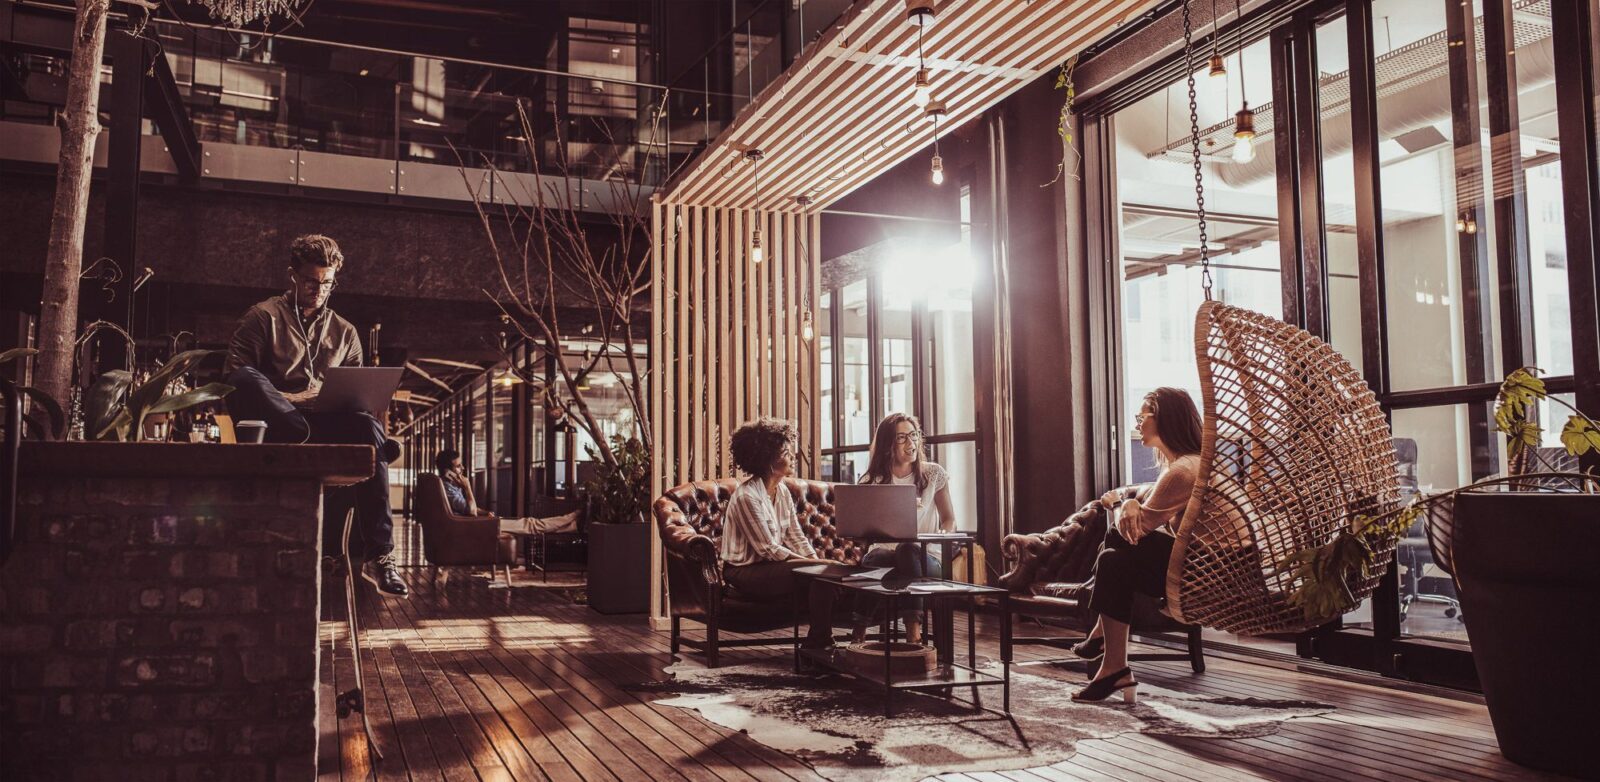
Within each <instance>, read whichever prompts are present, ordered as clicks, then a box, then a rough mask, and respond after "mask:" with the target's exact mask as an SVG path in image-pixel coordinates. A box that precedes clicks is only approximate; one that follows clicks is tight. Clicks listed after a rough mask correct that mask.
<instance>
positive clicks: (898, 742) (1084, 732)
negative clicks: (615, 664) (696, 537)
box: [633, 656, 1333, 782]
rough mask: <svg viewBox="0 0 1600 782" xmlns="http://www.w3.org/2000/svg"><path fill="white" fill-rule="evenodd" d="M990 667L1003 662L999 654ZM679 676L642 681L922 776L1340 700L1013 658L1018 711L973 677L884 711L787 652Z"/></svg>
mask: <svg viewBox="0 0 1600 782" xmlns="http://www.w3.org/2000/svg"><path fill="white" fill-rule="evenodd" d="M987 670H990V671H992V672H998V671H999V667H998V665H997V664H994V663H990V664H989V666H988V668H987ZM665 673H667V674H668V675H670V676H671V677H672V678H671V680H670V681H662V682H653V683H649V684H644V685H639V686H637V687H635V688H633V689H635V690H636V691H641V692H647V693H658V694H661V695H663V696H665V697H662V698H660V699H658V700H657V701H656V702H657V703H660V704H662V705H666V706H675V707H678V708H683V709H693V710H695V711H698V712H699V713H700V714H701V715H702V716H704V717H705V718H706V719H708V720H710V721H711V722H714V723H716V724H718V725H722V726H724V727H728V728H732V729H735V730H739V731H742V732H745V733H748V734H749V735H750V737H751V738H753V739H755V740H756V741H759V742H761V743H762V744H765V745H766V746H769V747H772V748H773V749H776V750H778V751H780V752H784V753H787V754H789V755H791V756H793V757H795V758H798V759H799V760H801V761H803V762H805V763H806V764H808V765H810V766H811V767H812V768H814V769H815V770H816V771H817V773H818V774H820V775H822V776H824V777H826V778H828V779H831V780H841V781H842V780H906V781H907V782H910V781H911V780H921V779H925V778H927V777H931V776H936V775H939V774H948V773H959V772H974V771H1011V770H1019V769H1025V768H1035V767H1038V766H1048V765H1052V764H1055V763H1059V762H1061V761H1063V760H1066V759H1068V758H1070V757H1072V755H1073V754H1074V752H1075V751H1076V744H1077V742H1079V741H1082V740H1084V739H1105V738H1111V737H1114V736H1117V735H1119V734H1123V733H1131V732H1140V733H1152V734H1158V735H1164V736H1191V737H1207V738H1249V737H1254V736H1263V735H1269V734H1272V733H1274V732H1276V731H1277V730H1278V723H1280V722H1283V721H1284V720H1288V719H1293V718H1295V717H1311V716H1316V715H1318V714H1325V713H1327V712H1329V711H1332V710H1333V707H1332V706H1330V705H1327V704H1322V703H1313V702H1310V701H1296V700H1261V699H1254V698H1219V697H1203V696H1196V695H1188V694H1185V693H1181V692H1175V691H1173V690H1168V689H1163V688H1161V687H1156V686H1153V685H1150V684H1146V683H1141V684H1140V685H1139V691H1138V702H1137V703H1136V704H1132V705H1128V704H1123V703H1122V701H1121V700H1120V699H1116V700H1114V701H1107V702H1106V703H1105V704H1086V703H1074V702H1073V701H1072V692H1073V691H1074V690H1076V689H1077V688H1078V687H1081V686H1082V681H1081V680H1079V679H1073V680H1066V679H1061V678H1047V677H1043V676H1037V675H1034V674H1030V673H1028V672H1026V668H1025V667H1024V668H1018V667H1015V666H1014V667H1013V668H1012V669H1011V716H1010V718H1009V719H1007V718H1006V717H1005V716H1004V715H1001V714H997V713H995V712H993V711H982V712H979V711H975V710H974V709H973V707H972V705H971V703H970V701H965V700H961V699H962V698H966V697H968V693H970V692H971V689H970V688H959V689H957V690H956V699H955V700H950V701H946V700H944V699H942V698H938V697H935V696H932V695H922V694H919V693H911V692H906V691H903V690H902V691H898V692H896V693H895V698H894V706H895V713H894V716H893V717H891V718H888V719H885V718H884V716H883V700H882V698H883V695H882V691H881V690H879V689H877V688H876V687H875V686H871V685H869V684H866V683H864V682H860V681H857V680H855V679H852V678H849V677H845V676H840V675H813V674H796V673H794V668H793V667H792V662H791V659H790V658H789V657H787V656H781V657H774V658H772V659H771V660H767V661H762V662H758V663H751V664H745V665H737V666H729V667H724V668H718V669H715V670H708V669H706V668H705V667H704V666H702V665H700V664H698V663H694V662H679V663H677V664H675V665H672V666H671V667H669V668H667V669H665ZM980 697H981V698H982V702H983V704H984V705H985V706H988V707H990V708H993V709H998V708H1000V705H1001V692H1000V689H999V688H998V687H986V688H983V692H982V694H981V696H980Z"/></svg>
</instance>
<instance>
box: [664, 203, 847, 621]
mask: <svg viewBox="0 0 1600 782" xmlns="http://www.w3.org/2000/svg"><path fill="white" fill-rule="evenodd" d="M652 220H653V225H654V226H655V239H654V244H653V246H652V255H651V258H652V261H651V274H652V285H651V295H650V301H651V305H652V310H651V330H650V350H651V357H650V358H651V360H650V365H651V367H652V368H653V370H652V371H653V372H654V374H653V375H652V376H651V378H650V383H649V384H648V387H649V393H650V410H651V412H652V416H651V421H652V428H651V433H652V437H653V452H652V454H651V456H652V473H651V476H650V489H651V492H652V496H660V495H661V493H662V492H664V491H665V490H666V489H668V488H670V487H672V486H676V485H678V484H680V483H685V482H687V481H693V480H706V479H711V478H731V477H736V473H735V470H734V467H733V461H732V458H731V454H730V453H729V451H728V437H729V436H730V435H732V433H733V430H734V429H736V428H738V426H739V424H741V423H743V422H745V421H747V420H750V419H752V418H756V417H758V416H763V415H770V416H776V417H780V418H787V419H789V420H792V421H794V423H795V426H796V428H798V429H799V432H800V450H799V454H798V456H799V463H798V464H797V465H796V466H795V474H796V475H799V476H801V477H806V478H815V477H817V457H818V453H819V447H820V446H819V445H818V442H817V436H818V434H819V433H820V432H821V430H822V422H820V421H819V420H817V415H818V412H819V407H818V405H817V404H816V399H817V397H818V394H819V385H818V384H819V380H818V378H819V377H820V374H819V367H820V361H821V358H820V356H819V354H818V347H817V343H816V340H815V339H812V340H807V339H805V338H804V337H803V336H802V333H801V330H802V323H803V322H804V320H805V317H806V315H805V313H806V308H808V307H812V308H814V307H815V306H816V303H817V286H818V278H819V270H818V269H817V253H816V248H817V238H818V236H819V235H820V234H819V231H820V227H819V226H820V223H821V215H820V213H816V212H813V213H804V212H769V211H756V210H750V209H734V208H724V207H715V206H703V205H697V204H676V203H670V202H665V201H658V202H657V203H656V204H655V205H654V212H653V214H652ZM756 226H760V227H761V240H762V246H763V247H764V248H765V249H766V256H767V257H766V259H765V260H763V261H762V262H761V263H754V262H752V261H751V260H750V252H749V246H750V237H751V233H752V231H753V230H754V228H755V227H756ZM811 317H812V322H813V323H815V322H816V314H815V313H814V312H813V313H812V316H811ZM657 547H658V548H659V542H658V544H657ZM658 554H659V552H658ZM652 562H653V571H654V572H653V579H652V582H653V583H655V584H661V583H662V582H661V568H660V562H659V558H658V557H657V558H653V560H652ZM651 608H652V614H653V615H654V616H656V617H658V618H659V617H661V616H662V613H661V611H662V603H661V594H660V593H659V591H658V593H657V594H656V595H655V596H654V598H653V600H652V604H651Z"/></svg>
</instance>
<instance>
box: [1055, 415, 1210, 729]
mask: <svg viewBox="0 0 1600 782" xmlns="http://www.w3.org/2000/svg"><path fill="white" fill-rule="evenodd" d="M1134 423H1135V425H1136V426H1137V429H1138V432H1139V440H1140V441H1141V442H1143V443H1144V444H1145V445H1146V446H1147V447H1150V448H1153V449H1155V452H1156V461H1157V463H1159V464H1160V466H1161V473H1160V475H1158V476H1157V477H1156V480H1155V482H1154V483H1150V484H1145V485H1142V486H1132V487H1124V488H1120V489H1112V490H1111V491H1108V492H1106V493H1105V495H1104V496H1102V497H1101V498H1100V500H1099V503H1100V505H1101V507H1102V508H1103V509H1104V510H1105V512H1108V513H1112V514H1113V516H1112V518H1111V522H1112V523H1110V524H1107V525H1106V540H1105V545H1104V546H1103V547H1102V548H1101V549H1100V555H1099V557H1098V558H1097V559H1096V560H1095V566H1094V574H1093V575H1092V576H1091V577H1090V579H1091V581H1092V582H1093V587H1092V591H1091V593H1090V597H1089V608H1090V610H1092V611H1094V612H1095V613H1096V614H1098V615H1099V619H1097V620H1096V621H1095V625H1094V629H1092V630H1090V631H1089V635H1088V638H1086V639H1085V640H1084V641H1083V642H1082V643H1080V644H1078V645H1077V646H1075V647H1073V652H1074V653H1075V654H1077V655H1078V656H1079V657H1083V658H1085V659H1089V660H1093V659H1095V658H1097V657H1098V658H1102V659H1101V662H1100V666H1099V671H1098V673H1096V674H1095V675H1094V680H1093V681H1091V682H1090V683H1089V685H1088V686H1087V687H1084V688H1083V689H1081V690H1079V691H1078V692H1076V693H1074V694H1073V696H1072V698H1073V700H1078V701H1102V700H1105V699H1106V698H1109V697H1111V696H1112V695H1114V694H1116V693H1117V692H1122V693H1123V698H1124V699H1125V700H1128V701H1130V702H1131V701H1133V699H1134V688H1135V687H1137V686H1138V683H1137V682H1136V681H1134V678H1133V672H1132V670H1130V669H1129V668H1128V624H1129V622H1130V621H1131V620H1132V616H1133V599H1134V593H1136V592H1137V593H1141V594H1146V595H1152V596H1157V597H1159V596H1161V595H1164V594H1166V583H1167V561H1168V559H1169V558H1170V556H1171V554H1172V546H1173V544H1174V543H1175V542H1176V538H1175V537H1174V529H1175V528H1176V527H1177V525H1178V522H1179V521H1181V520H1182V516H1183V511H1184V508H1185V506H1187V505H1188V503H1189V495H1190V493H1191V492H1192V491H1193V489H1194V482H1195V479H1196V477H1197V476H1198V474H1199V470H1200V411H1199V410H1198V409H1197V408H1196V407H1195V404H1194V400H1193V399H1191V398H1190V397H1189V394H1188V392H1186V391H1184V390H1183V389H1180V388H1170V387H1163V388H1158V389H1156V390H1154V391H1151V392H1150V393H1148V394H1146V395H1145V397H1144V405H1143V406H1142V407H1141V408H1140V410H1139V414H1138V415H1137V416H1135V417H1134Z"/></svg>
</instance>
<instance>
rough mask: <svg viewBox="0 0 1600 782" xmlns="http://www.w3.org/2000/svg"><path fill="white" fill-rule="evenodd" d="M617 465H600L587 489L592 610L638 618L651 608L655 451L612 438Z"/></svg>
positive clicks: (601, 462) (591, 451)
mask: <svg viewBox="0 0 1600 782" xmlns="http://www.w3.org/2000/svg"><path fill="white" fill-rule="evenodd" d="M610 445H611V454H612V456H613V457H615V462H614V463H613V462H608V461H605V460H603V459H599V458H598V454H597V453H596V450H595V449H594V448H592V447H591V448H589V458H591V459H596V460H597V461H598V462H599V467H598V469H597V470H596V472H595V475H594V477H593V478H590V479H589V481H588V482H586V483H584V485H583V497H584V500H585V503H586V505H587V509H588V510H587V513H586V526H585V529H586V531H587V533H588V536H589V586H588V594H589V606H590V607H591V608H593V609H594V610H596V611H599V612H600V613H602V614H634V613H641V612H644V611H647V610H649V607H650V526H649V525H648V524H646V523H645V511H646V509H647V508H648V507H649V503H650V493H649V487H650V452H649V450H648V449H647V448H645V445H644V443H643V442H640V441H639V440H638V439H637V438H625V437H623V436H622V435H615V436H613V437H612V438H611V443H610Z"/></svg>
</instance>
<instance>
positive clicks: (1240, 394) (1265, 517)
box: [1167, 0, 1400, 635]
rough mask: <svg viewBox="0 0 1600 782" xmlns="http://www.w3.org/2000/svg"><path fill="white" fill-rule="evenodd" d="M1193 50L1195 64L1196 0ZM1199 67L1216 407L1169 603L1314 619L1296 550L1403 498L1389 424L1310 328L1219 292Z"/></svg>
mask: <svg viewBox="0 0 1600 782" xmlns="http://www.w3.org/2000/svg"><path fill="white" fill-rule="evenodd" d="M1183 15H1184V51H1185V56H1186V58H1187V59H1188V62H1189V64H1190V65H1191V66H1192V65H1194V62H1195V61H1194V43H1193V37H1192V35H1191V29H1190V20H1189V0H1184V3H1183ZM1194 71H1195V69H1194V68H1193V67H1190V68H1189V69H1188V72H1189V78H1188V86H1189V120H1190V123H1189V124H1190V135H1191V139H1190V140H1191V145H1192V156H1193V166H1194V177H1195V206H1196V214H1197V218H1198V223H1199V232H1200V267H1201V284H1202V287H1203V288H1204V290H1205V295H1206V296H1205V297H1206V301H1205V303H1204V304H1202V305H1201V306H1200V311H1199V312H1198V313H1197V314H1196V315H1195V328H1194V345H1195V360H1196V364H1197V365H1198V369H1199V373H1200V387H1201V396H1202V403H1203V409H1204V412H1205V418H1204V423H1203V429H1202V437H1201V453H1200V460H1201V466H1200V470H1199V474H1198V477H1197V479H1196V481H1195V488H1194V493H1193V494H1192V495H1191V496H1190V498H1189V504H1188V506H1187V508H1186V509H1185V510H1184V514H1183V518H1182V520H1181V521H1180V522H1179V523H1178V528H1177V530H1176V533H1177V544H1176V545H1174V546H1173V549H1172V559H1171V560H1170V562H1169V565H1168V568H1167V611H1168V612H1169V613H1171V614H1172V615H1173V617H1174V618H1176V619H1177V620H1178V621H1180V622H1184V623H1187V624H1199V625H1203V626H1205V627H1211V628H1215V629H1218V630H1223V631H1226V632H1230V633H1239V634H1241V635H1260V634H1264V633H1286V632H1298V631H1301V630H1306V629H1309V628H1311V627H1313V626H1315V625H1317V624H1321V623H1322V622H1324V621H1326V620H1328V619H1331V618H1332V617H1308V616H1307V615H1306V612H1305V611H1304V610H1303V609H1302V608H1301V607H1300V606H1299V605H1297V604H1294V603H1291V602H1290V599H1289V597H1290V595H1291V594H1292V593H1293V592H1294V591H1295V590H1296V589H1297V587H1298V586H1299V584H1298V579H1297V577H1296V575H1295V573H1294V571H1293V569H1291V568H1286V567H1282V566H1281V565H1282V563H1283V561H1284V560H1285V558H1287V557H1289V556H1290V555H1292V554H1295V553H1297V552H1300V551H1303V550H1305V549H1308V548H1312V547H1315V546H1321V545H1323V544H1326V543H1328V542H1329V541H1331V540H1332V539H1333V537H1334V536H1335V535H1336V534H1337V533H1338V532H1339V531H1340V530H1342V529H1348V528H1349V527H1350V526H1351V525H1352V524H1353V523H1354V522H1355V520H1356V519H1357V518H1359V517H1361V516H1363V515H1365V516H1376V515H1378V514H1380V513H1383V512H1386V511H1389V510H1391V509H1393V508H1394V507H1396V505H1397V504H1398V503H1399V502H1400V482H1399V470H1398V465H1397V460H1396V458H1395V451H1394V444H1393V441H1392V439H1391V437H1390V433H1389V423H1388V420H1387V419H1386V418H1385V417H1384V414H1383V411H1382V410H1381V409H1380V408H1379V407H1378V401H1377V399H1376V398H1375V397H1374V396H1373V395H1372V391H1371V390H1370V389H1369V388H1368V387H1367V384H1366V382H1365V381H1364V380H1363V379H1362V378H1361V375H1360V373H1358V372H1356V370H1355V368H1354V367H1352V366H1350V363H1349V362H1348V361H1346V360H1345V359H1344V357H1343V356H1340V355H1339V353H1338V352H1337V351H1335V350H1334V349H1333V348H1332V347H1331V346H1330V345H1328V344H1327V343H1325V342H1323V341H1322V340H1320V339H1317V338H1316V337H1315V336H1313V335H1312V334H1310V333H1309V332H1307V331H1305V330H1303V329H1300V328H1296V327H1295V326H1292V325H1289V324H1287V323H1284V322H1283V321H1282V320H1279V319H1277V318H1272V317H1268V316H1266V315H1262V314H1260V313H1256V312H1252V311H1250V310H1246V309H1241V308H1239V307H1232V306H1229V305H1226V304H1223V303H1221V302H1218V301H1212V299H1211V265H1210V255H1209V250H1208V247H1207V239H1206V211H1205V187H1204V181H1203V178H1202V166H1201V158H1200V129H1199V128H1200V126H1199V121H1198V113H1197V105H1196V101H1195V88H1194ZM1393 555H1394V551H1393V544H1392V543H1391V544H1390V545H1389V548H1387V549H1385V550H1378V551H1372V552H1370V555H1369V562H1368V565H1369V567H1368V569H1367V574H1365V575H1361V574H1358V575H1357V577H1356V579H1357V580H1355V581H1354V582H1353V583H1352V582H1350V581H1347V583H1346V585H1345V586H1346V588H1347V589H1348V591H1349V593H1350V594H1349V596H1348V597H1349V600H1350V602H1349V604H1350V605H1355V603H1356V601H1359V600H1362V599H1365V598H1366V597H1367V596H1368V595H1370V594H1371V593H1372V590H1373V588H1374V587H1376V586H1377V582H1378V577H1379V575H1380V574H1382V573H1383V572H1385V571H1386V570H1387V569H1388V567H1389V563H1390V561H1391V559H1392V558H1393Z"/></svg>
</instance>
